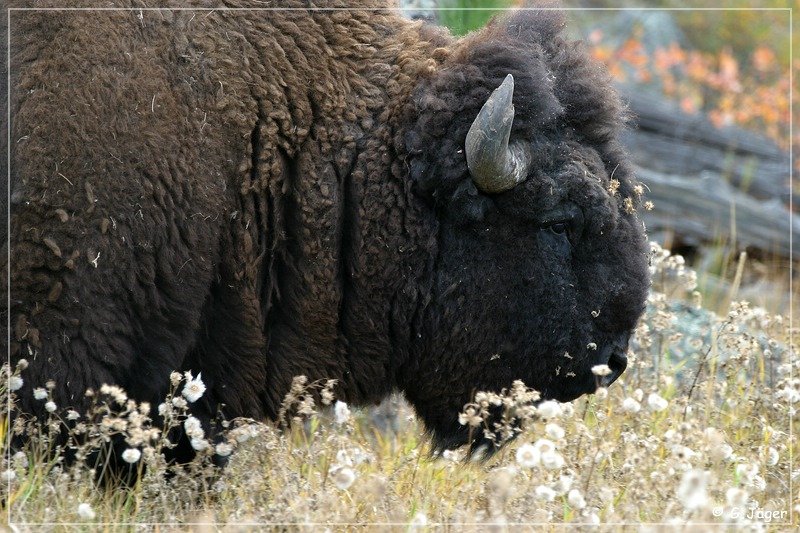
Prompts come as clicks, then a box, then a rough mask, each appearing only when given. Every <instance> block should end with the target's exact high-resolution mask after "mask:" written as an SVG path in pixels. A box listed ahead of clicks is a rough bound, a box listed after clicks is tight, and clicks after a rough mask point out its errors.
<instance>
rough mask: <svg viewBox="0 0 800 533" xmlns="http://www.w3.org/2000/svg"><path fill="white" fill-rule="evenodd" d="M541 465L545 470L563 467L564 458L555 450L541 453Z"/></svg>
mask: <svg viewBox="0 0 800 533" xmlns="http://www.w3.org/2000/svg"><path fill="white" fill-rule="evenodd" d="M542 466H543V467H545V468H546V469H547V470H559V469H561V468H563V467H564V458H563V457H562V456H561V454H560V453H558V452H556V451H552V452H547V453H542Z"/></svg>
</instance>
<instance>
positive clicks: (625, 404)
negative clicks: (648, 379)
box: [622, 396, 642, 413]
mask: <svg viewBox="0 0 800 533" xmlns="http://www.w3.org/2000/svg"><path fill="white" fill-rule="evenodd" d="M641 408H642V404H640V403H639V402H637V401H636V400H635V399H634V398H631V397H630V396H629V397H627V398H625V399H624V400H623V401H622V410H623V411H625V412H626V413H638V412H639V410H641Z"/></svg>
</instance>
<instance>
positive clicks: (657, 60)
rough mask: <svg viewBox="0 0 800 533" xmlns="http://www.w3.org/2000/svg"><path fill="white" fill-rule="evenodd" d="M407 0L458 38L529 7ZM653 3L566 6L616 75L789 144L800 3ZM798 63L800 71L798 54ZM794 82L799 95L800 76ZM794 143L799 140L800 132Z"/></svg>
mask: <svg viewBox="0 0 800 533" xmlns="http://www.w3.org/2000/svg"><path fill="white" fill-rule="evenodd" d="M410 3H411V4H416V5H417V6H419V7H420V8H421V9H425V8H428V9H431V8H438V9H439V11H436V12H434V15H433V16H434V17H438V19H437V22H438V23H439V24H442V25H444V26H447V27H448V28H450V30H451V31H452V32H453V33H454V34H456V35H465V34H466V33H468V32H470V31H473V30H476V29H479V28H481V27H482V26H483V25H484V24H486V22H488V20H489V19H491V17H492V16H494V15H495V14H497V13H498V12H499V11H501V10H503V9H507V8H510V7H524V6H525V5H528V3H527V2H524V1H523V0H417V1H416V2H414V1H413V0H412V1H411V2H410ZM647 4H648V5H647V8H648V10H647V11H645V10H641V9H637V8H642V7H643V6H642V2H641V1H633V0H614V1H611V0H563V1H562V2H561V3H560V5H562V6H563V7H566V8H569V9H574V11H573V12H572V13H571V14H570V30H569V31H570V32H571V33H572V34H573V36H575V37H581V38H584V39H589V40H590V42H591V43H592V45H593V46H594V50H595V55H596V56H597V57H598V58H599V59H601V60H602V61H604V62H605V63H607V64H608V66H609V68H610V69H611V71H612V73H613V74H614V76H615V77H616V78H617V79H618V80H619V81H621V82H629V81H634V82H637V83H645V84H648V85H650V86H651V87H653V86H654V85H655V84H659V85H660V88H661V89H662V91H663V92H664V94H665V95H666V96H668V97H672V98H674V99H675V100H677V101H678V102H680V104H681V107H682V108H683V109H684V110H685V111H688V112H705V113H707V114H708V116H709V119H710V120H711V121H712V122H713V123H714V124H715V125H718V126H723V125H731V124H735V125H739V126H743V127H746V128H750V129H753V130H755V131H758V132H761V133H764V134H766V135H768V136H769V137H770V138H772V139H774V140H775V141H776V142H777V143H778V144H779V145H780V146H781V147H783V148H788V147H789V143H790V139H789V120H790V118H789V107H790V106H789V70H790V69H789V61H790V57H791V55H792V54H791V51H792V49H794V50H795V52H796V53H794V57H795V58H800V53H797V52H798V46H800V39H798V36H797V34H796V33H795V34H794V35H792V34H791V30H790V26H789V12H788V11H786V10H785V9H788V8H792V7H794V8H800V0H794V1H792V0H756V1H753V0H730V1H728V2H726V5H725V6H724V9H715V10H713V11H709V10H705V9H703V8H720V5H719V2H713V1H706V2H702V1H700V2H694V3H693V5H692V6H691V8H687V6H686V2H684V1H683V0H651V1H649V2H648V3H647ZM649 9H653V10H649ZM770 9H775V10H774V11H770ZM779 9H784V10H779ZM623 10H625V11H623ZM790 42H791V46H790ZM793 66H794V69H795V70H798V69H799V68H800V60H795V64H794V65H793ZM792 89H793V94H794V95H797V94H798V93H797V83H795V86H794V87H793V88H792ZM794 141H795V142H794V144H795V147H797V146H800V133H798V135H797V136H796V138H795V140H794Z"/></svg>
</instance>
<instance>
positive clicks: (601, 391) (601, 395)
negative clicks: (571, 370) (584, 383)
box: [594, 387, 608, 400]
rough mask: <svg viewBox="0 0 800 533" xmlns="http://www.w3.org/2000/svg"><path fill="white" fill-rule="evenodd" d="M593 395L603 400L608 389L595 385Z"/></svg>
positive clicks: (606, 395) (606, 396)
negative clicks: (595, 388)
mask: <svg viewBox="0 0 800 533" xmlns="http://www.w3.org/2000/svg"><path fill="white" fill-rule="evenodd" d="M594 395H595V397H596V398H597V399H598V400H605V399H606V398H608V389H607V388H605V387H597V390H596V391H594Z"/></svg>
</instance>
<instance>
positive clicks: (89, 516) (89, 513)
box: [78, 503, 95, 520]
mask: <svg viewBox="0 0 800 533" xmlns="http://www.w3.org/2000/svg"><path fill="white" fill-rule="evenodd" d="M78 516H79V517H80V518H81V519H82V520H94V517H95V513H94V509H92V506H91V505H89V504H88V503H81V504H80V505H78Z"/></svg>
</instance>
